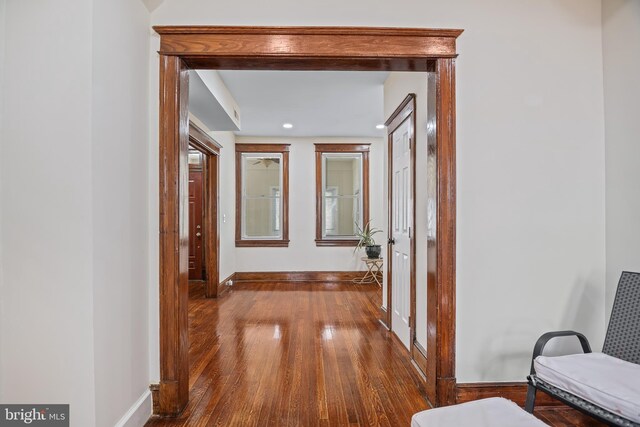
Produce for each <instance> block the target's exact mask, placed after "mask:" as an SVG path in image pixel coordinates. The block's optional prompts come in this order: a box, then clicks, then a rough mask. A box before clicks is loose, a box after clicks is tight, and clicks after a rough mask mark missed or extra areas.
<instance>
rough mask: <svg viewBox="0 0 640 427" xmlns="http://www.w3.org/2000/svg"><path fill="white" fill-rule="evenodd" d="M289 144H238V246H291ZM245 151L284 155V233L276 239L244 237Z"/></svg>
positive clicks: (282, 211)
mask: <svg viewBox="0 0 640 427" xmlns="http://www.w3.org/2000/svg"><path fill="white" fill-rule="evenodd" d="M289 145H290V144H241V143H237V144H236V247H288V246H289ZM244 153H252V154H256V153H258V154H259V153H264V154H274V153H276V154H281V155H282V165H281V168H282V172H281V173H282V188H281V189H280V196H281V199H282V210H281V212H280V215H281V217H282V234H281V237H280V238H274V239H251V238H243V237H242V235H243V230H242V223H243V221H242V209H243V197H242V189H243V185H244V184H243V176H242V175H243V170H244V168H243V166H242V155H243V154H244Z"/></svg>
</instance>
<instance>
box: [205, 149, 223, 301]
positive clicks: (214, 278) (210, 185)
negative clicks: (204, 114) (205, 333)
mask: <svg viewBox="0 0 640 427" xmlns="http://www.w3.org/2000/svg"><path fill="white" fill-rule="evenodd" d="M204 160H205V161H204V173H205V186H204V232H205V243H204V256H205V264H204V265H205V271H206V276H205V279H206V285H205V293H206V295H207V297H208V298H215V297H216V296H217V295H218V283H219V281H220V221H218V202H219V179H220V178H219V177H220V166H219V162H220V156H219V155H218V154H213V153H206V155H205V159H204Z"/></svg>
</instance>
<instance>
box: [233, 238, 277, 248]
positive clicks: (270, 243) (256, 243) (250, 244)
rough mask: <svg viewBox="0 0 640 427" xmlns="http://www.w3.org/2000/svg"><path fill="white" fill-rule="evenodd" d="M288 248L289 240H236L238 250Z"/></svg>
mask: <svg viewBox="0 0 640 427" xmlns="http://www.w3.org/2000/svg"><path fill="white" fill-rule="evenodd" d="M273 247H280V248H287V247H289V240H236V248H273Z"/></svg>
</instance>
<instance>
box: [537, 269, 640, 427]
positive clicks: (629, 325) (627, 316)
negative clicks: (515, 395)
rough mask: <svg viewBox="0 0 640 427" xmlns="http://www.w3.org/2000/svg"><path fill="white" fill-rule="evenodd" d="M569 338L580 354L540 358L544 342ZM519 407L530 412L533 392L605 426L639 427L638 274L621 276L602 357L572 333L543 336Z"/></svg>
mask: <svg viewBox="0 0 640 427" xmlns="http://www.w3.org/2000/svg"><path fill="white" fill-rule="evenodd" d="M562 336H575V337H577V338H578V340H579V341H580V344H581V346H582V350H583V353H581V354H572V355H567V356H558V357H546V356H543V355H542V351H543V349H544V347H545V345H546V344H547V342H549V340H551V339H553V338H556V337H562ZM527 378H528V380H529V390H528V393H527V402H526V405H525V409H526V410H527V411H528V412H530V413H533V409H534V406H535V399H536V391H537V390H542V391H543V392H545V393H547V394H549V395H551V396H552V397H554V398H557V399H558V400H560V401H562V402H564V403H566V404H567V405H569V406H571V407H573V408H576V409H578V410H580V411H582V412H584V413H587V414H589V415H591V416H592V417H594V418H596V419H598V420H600V421H602V422H604V423H606V424H608V425H611V426H621V427H640V273H631V272H626V271H625V272H623V273H622V276H621V277H620V282H619V283H618V289H617V291H616V298H615V301H614V303H613V309H612V311H611V318H610V319H609V327H608V329H607V335H606V337H605V341H604V347H603V349H602V353H592V352H591V346H590V345H589V341H588V340H587V338H586V337H585V336H584V335H582V334H580V333H578V332H574V331H560V332H548V333H546V334H544V335H542V336H541V337H540V339H539V340H538V342H537V343H536V345H535V347H534V350H533V360H532V361H531V374H530V375H529V376H528V377H527Z"/></svg>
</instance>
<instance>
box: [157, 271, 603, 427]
mask: <svg viewBox="0 0 640 427" xmlns="http://www.w3.org/2000/svg"><path fill="white" fill-rule="evenodd" d="M379 306H380V288H378V287H377V286H375V285H370V284H369V285H357V284H353V283H350V282H341V283H311V282H309V283H306V282H241V283H236V284H235V285H234V286H233V287H232V288H227V290H226V291H224V292H223V293H222V294H221V295H220V297H219V298H218V299H207V298H205V297H204V288H203V286H202V285H201V284H190V300H189V365H190V380H189V386H190V399H189V404H188V406H187V408H186V409H185V411H184V412H183V413H182V414H181V415H180V416H179V417H178V418H174V419H162V418H152V419H151V420H149V422H148V423H147V426H148V427H159V426H166V427H178V426H267V425H268V426H376V425H381V426H393V427H396V426H409V425H410V420H411V415H412V414H414V413H415V412H418V411H421V410H424V409H427V408H428V405H427V403H426V401H425V399H424V398H423V396H424V389H423V387H422V383H421V380H420V379H419V377H418V376H417V374H416V372H415V370H414V368H413V367H412V366H411V365H410V363H409V362H407V360H408V359H407V356H406V353H405V351H406V350H405V349H404V348H403V347H402V346H401V345H400V344H398V343H397V341H395V340H392V339H391V336H390V334H389V333H388V332H387V331H386V330H385V329H384V328H383V327H382V326H381V325H380V323H379V322H378V320H377V316H378V307H379ZM575 414H576V412H575V411H564V410H561V411H559V410H555V409H543V410H542V411H536V415H537V416H538V417H539V418H541V419H542V420H543V421H545V422H547V423H548V424H551V425H553V426H580V427H587V426H588V427H592V426H596V425H598V424H590V423H583V421H580V420H581V417H576V415H575ZM578 415H579V414H578Z"/></svg>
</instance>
